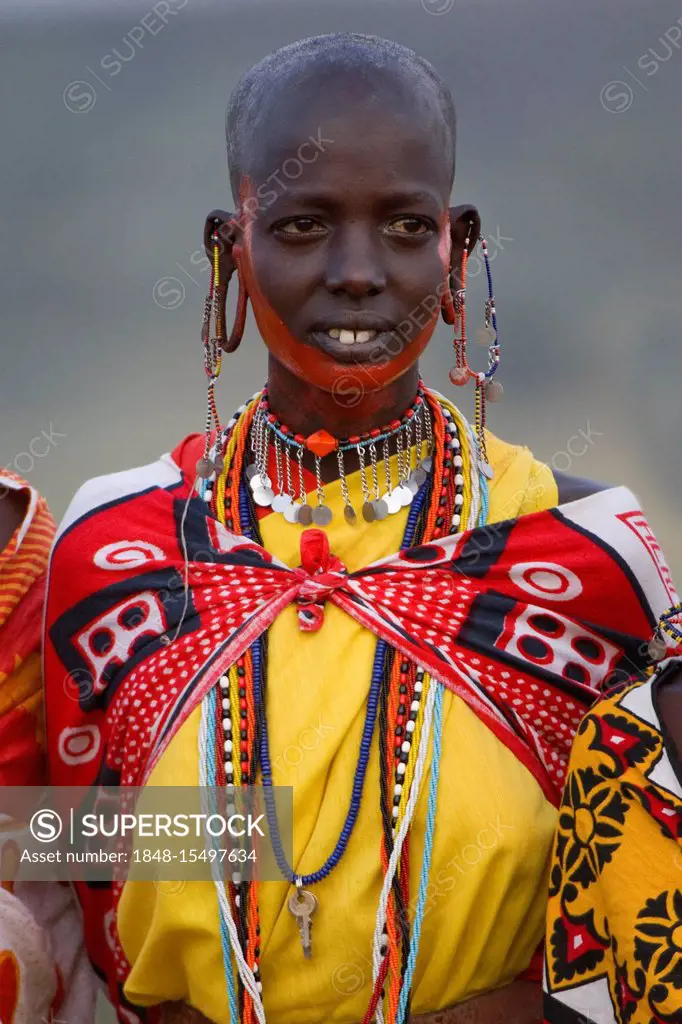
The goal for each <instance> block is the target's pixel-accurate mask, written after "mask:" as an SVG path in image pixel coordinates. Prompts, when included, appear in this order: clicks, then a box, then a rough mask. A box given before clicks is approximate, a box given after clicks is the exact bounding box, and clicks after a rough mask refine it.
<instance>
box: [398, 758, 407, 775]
mask: <svg viewBox="0 0 682 1024" xmlns="http://www.w3.org/2000/svg"><path fill="white" fill-rule="evenodd" d="M396 771H397V773H398V775H404V774H405V765H404V764H403V762H402V761H401V762H400V764H399V765H398V767H397V768H396Z"/></svg>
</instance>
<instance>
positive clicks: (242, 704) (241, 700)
mask: <svg viewBox="0 0 682 1024" xmlns="http://www.w3.org/2000/svg"><path fill="white" fill-rule="evenodd" d="M239 707H240V708H241V709H242V711H246V698H245V697H240V698H239Z"/></svg>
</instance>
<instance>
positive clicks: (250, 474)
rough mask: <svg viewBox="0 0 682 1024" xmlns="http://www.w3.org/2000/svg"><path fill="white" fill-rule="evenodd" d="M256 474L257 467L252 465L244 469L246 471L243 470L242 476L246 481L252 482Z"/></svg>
mask: <svg viewBox="0 0 682 1024" xmlns="http://www.w3.org/2000/svg"><path fill="white" fill-rule="evenodd" d="M257 472H258V466H256V465H253V464H252V465H251V466H247V467H246V469H245V470H244V476H245V477H246V479H247V480H252V479H253V478H254V476H255V475H256V473H257Z"/></svg>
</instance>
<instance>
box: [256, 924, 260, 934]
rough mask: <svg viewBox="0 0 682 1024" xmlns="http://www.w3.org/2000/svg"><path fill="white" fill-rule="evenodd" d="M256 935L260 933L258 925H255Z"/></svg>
mask: <svg viewBox="0 0 682 1024" xmlns="http://www.w3.org/2000/svg"><path fill="white" fill-rule="evenodd" d="M256 935H260V925H259V924H257V925H256Z"/></svg>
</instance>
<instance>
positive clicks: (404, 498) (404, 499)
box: [396, 484, 414, 508]
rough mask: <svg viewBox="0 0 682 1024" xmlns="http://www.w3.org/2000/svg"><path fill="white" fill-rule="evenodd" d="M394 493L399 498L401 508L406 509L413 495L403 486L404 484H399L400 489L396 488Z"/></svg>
mask: <svg viewBox="0 0 682 1024" xmlns="http://www.w3.org/2000/svg"><path fill="white" fill-rule="evenodd" d="M396 493H397V494H398V496H399V498H400V504H401V506H402V507H403V508H407V506H408V505H411V504H412V501H413V498H414V494H413V493H412V491H411V490H410V488H409V487H406V486H405V484H401V485H400V487H397V488H396Z"/></svg>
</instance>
